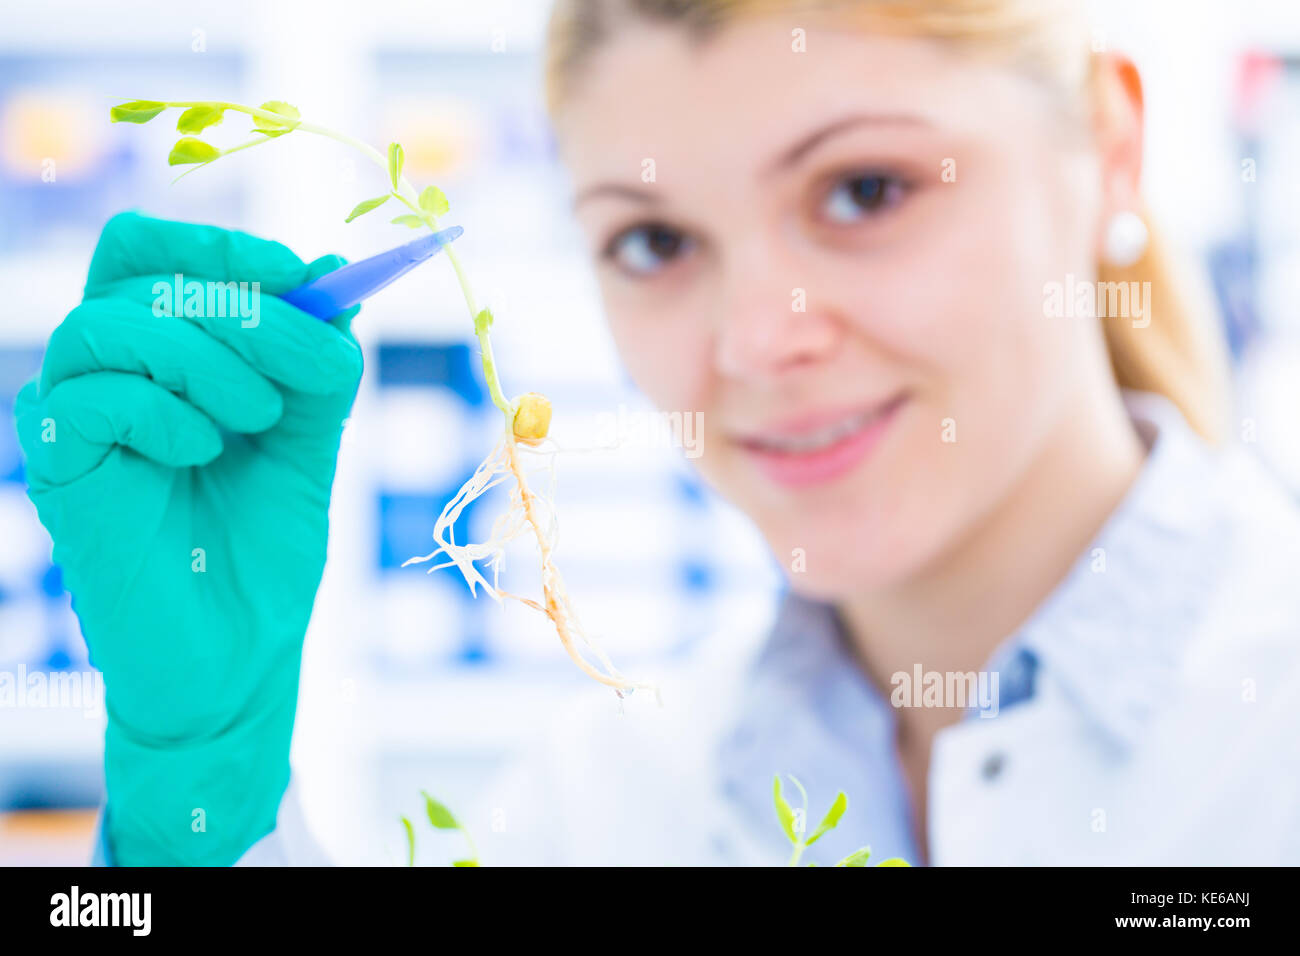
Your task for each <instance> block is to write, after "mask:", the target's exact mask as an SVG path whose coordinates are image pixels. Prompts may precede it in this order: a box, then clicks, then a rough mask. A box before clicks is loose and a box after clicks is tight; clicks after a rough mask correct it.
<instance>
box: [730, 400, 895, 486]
mask: <svg viewBox="0 0 1300 956" xmlns="http://www.w3.org/2000/svg"><path fill="white" fill-rule="evenodd" d="M905 401H906V396H905V395H899V396H896V397H895V398H893V399H890V400H889V401H888V402H886V403H885V404H884V405H878V406H875V407H874V408H867V409H864V410H861V411H858V412H849V413H844V414H839V415H836V416H828V415H819V416H816V417H812V418H809V419H805V420H804V421H805V422H806V423H807V424H806V425H805V426H803V427H794V428H791V427H785V428H780V429H772V430H771V431H770V432H768V433H766V434H765V435H763V437H754V438H746V439H742V440H741V441H740V446H741V448H743V449H744V450H745V451H746V452H747V453H748V454H749V455H750V456H751V457H752V459H753V460H754V461H755V463H757V465H758V467H759V469H760V470H761V471H762V472H763V473H764V474H766V475H767V476H768V477H769V478H770V479H772V480H773V481H775V482H776V483H777V484H779V485H783V486H785V487H787V488H806V487H809V486H811V485H818V484H823V483H826V482H830V481H834V480H835V479H836V478H840V477H842V476H843V475H846V474H848V473H849V472H850V471H852V470H853V469H854V468H856V467H857V466H858V465H859V464H860V463H861V462H862V461H863V460H864V459H865V458H866V457H867V455H869V454H870V453H871V451H872V449H874V448H875V447H876V445H877V444H878V443H879V442H880V439H881V438H882V437H883V436H884V434H885V432H886V431H887V430H888V429H889V426H890V424H891V423H892V422H893V420H894V418H895V416H896V415H897V413H898V410H899V408H901V407H902V406H903V404H904V403H905Z"/></svg>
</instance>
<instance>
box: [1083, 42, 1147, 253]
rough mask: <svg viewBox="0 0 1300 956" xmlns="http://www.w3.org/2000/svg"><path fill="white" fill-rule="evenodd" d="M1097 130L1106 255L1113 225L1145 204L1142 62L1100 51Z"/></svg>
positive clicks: (1100, 249) (1101, 244) (1095, 112)
mask: <svg viewBox="0 0 1300 956" xmlns="http://www.w3.org/2000/svg"><path fill="white" fill-rule="evenodd" d="M1096 58H1097V59H1096V62H1095V63H1094V64H1093V71H1094V72H1093V83H1094V86H1093V93H1094V99H1093V104H1094V108H1093V113H1092V133H1093V142H1094V144H1095V146H1096V150H1097V158H1098V168H1099V170H1100V172H1101V197H1102V204H1101V209H1099V210H1098V213H1099V217H1100V218H1099V220H1098V223H1097V226H1098V228H1097V236H1098V246H1097V255H1098V257H1102V256H1104V254H1105V250H1104V248H1103V247H1104V240H1105V236H1106V232H1107V228H1108V225H1109V224H1110V223H1111V222H1112V220H1113V219H1114V218H1115V217H1116V216H1117V215H1119V214H1121V213H1125V212H1133V213H1136V212H1138V211H1139V210H1140V209H1141V198H1140V185H1141V181H1142V139H1143V122H1144V105H1143V99H1142V77H1141V75H1140V74H1139V73H1138V69H1137V66H1135V65H1134V63H1133V61H1132V60H1130V59H1129V58H1128V57H1126V56H1124V55H1123V54H1120V53H1102V54H1096Z"/></svg>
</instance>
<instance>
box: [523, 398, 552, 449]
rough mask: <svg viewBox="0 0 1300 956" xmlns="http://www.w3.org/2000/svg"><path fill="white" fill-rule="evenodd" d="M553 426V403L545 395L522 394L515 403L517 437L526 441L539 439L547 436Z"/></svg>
mask: <svg viewBox="0 0 1300 956" xmlns="http://www.w3.org/2000/svg"><path fill="white" fill-rule="evenodd" d="M550 427H551V403H550V401H548V400H547V398H546V396H545V395H539V394H538V393H537V392H528V393H527V394H526V395H520V396H519V398H518V399H516V404H515V422H514V429H515V437H516V438H520V439H523V440H524V441H539V440H541V439H543V438H545V437H546V433H547V431H549V430H550Z"/></svg>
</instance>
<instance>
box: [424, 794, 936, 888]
mask: <svg viewBox="0 0 1300 956" xmlns="http://www.w3.org/2000/svg"><path fill="white" fill-rule="evenodd" d="M790 782H791V783H793V784H794V785H795V786H796V787H797V788H798V789H799V793H800V794H801V795H802V796H803V810H802V811H801V812H799V813H796V812H795V810H794V808H793V807H792V806H790V804H789V803H788V802H787V801H786V799H785V797H784V796H783V795H782V793H781V777H780V775H779V774H778V775H777V776H775V777H773V778H772V800H773V802H774V803H775V804H776V818H777V820H779V821H780V823H781V830H782V831H783V832H784V833H785V835H786V836H787V837H788V838H789V840H790V843H791V844H793V846H794V850H793V852H792V853H791V854H790V859H789V861H788V862H787V863H786V865H787V866H798V865H799V860H800V858H801V857H802V856H803V852H804V850H806V849H808V847H810V846H812V845H813V844H814V843H816V842H817V841H818V840H820V839H821V838H822V837H823V836H825V835H826V833H828V832H829V831H831V830H833V829H835V827H836V826H837V825H838V824H839V822H840V818H841V817H843V816H844V811H845V810H847V809H848V808H849V798H848V795H847V794H846V793H845V792H844V791H843V790H841V791H840V792H839V793H837V794H836V795H835V801H834V802H833V803H832V804H831V808H830V809H829V810H827V811H826V816H824V817H822V822H821V823H819V824H818V825H817V829H816V830H814V831H813V832H812V835H811V836H809V837H807V838H806V839H805V838H804V835H803V830H804V822H805V821H806V820H807V819H808V816H807V809H808V792H807V791H806V790H804V787H803V784H802V783H800V782H799V780H798V779H797V778H796V777H793V776H791V777H790ZM420 794H421V796H423V797H424V806H425V812H426V814H427V816H428V817H429V822H430V823H431V824H432V825H433V826H434V827H435V828H436V829H439V830H459V831H460V832H461V833H462V834H464V836H465V840H466V841H467V842H468V843H469V847H470V857H469V858H468V859H464V860H457V861H455V862H454V863H452V866H479V865H480V864H479V862H478V851H477V850H475V849H474V840H473V839H472V838H471V837H470V835H469V831H468V830H466V829H465V828H464V827H463V826H461V825H460V823H458V822H457V820H456V818H455V816H453V815H452V812H451V811H450V810H448V809H447V808H446V807H444V806H443V805H442V804H441V803H439V802H438V801H437V800H435V799H433V797H431V796H429V794H428V793H426V792H425V791H423V790H421V791H420ZM400 819H401V821H402V829H403V830H404V831H405V833H406V865H407V866H415V828H414V826H412V824H411V821H410V820H409V819H408V818H407V817H405V816H403V817H401V818H400ZM870 856H871V847H867V846H864V847H863V848H862V849H860V850H855V851H854V852H852V853H850V854H849V855H848V856H846V857H845V858H844V859H842V860H840V861H839V862H838V863H836V864H835V865H836V866H855V867H856V866H866V865H867V860H868V859H869V858H870ZM805 865H807V866H816V865H817V864H816V863H811V862H810V863H807V864H805ZM911 865H912V864H910V863H908V862H907V861H906V860H904V859H903V858H902V857H898V856H893V857H890V858H889V859H888V860H882V861H881V862H879V863H877V864H876V866H911Z"/></svg>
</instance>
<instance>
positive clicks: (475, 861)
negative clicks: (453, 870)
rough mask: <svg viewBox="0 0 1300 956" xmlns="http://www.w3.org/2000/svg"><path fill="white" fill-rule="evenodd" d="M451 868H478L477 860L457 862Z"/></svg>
mask: <svg viewBox="0 0 1300 956" xmlns="http://www.w3.org/2000/svg"><path fill="white" fill-rule="evenodd" d="M452 866H478V860H457V861H456V862H455V863H453V864H452Z"/></svg>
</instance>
